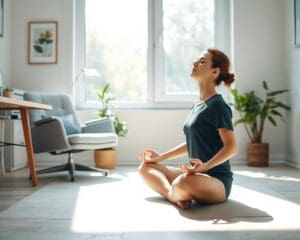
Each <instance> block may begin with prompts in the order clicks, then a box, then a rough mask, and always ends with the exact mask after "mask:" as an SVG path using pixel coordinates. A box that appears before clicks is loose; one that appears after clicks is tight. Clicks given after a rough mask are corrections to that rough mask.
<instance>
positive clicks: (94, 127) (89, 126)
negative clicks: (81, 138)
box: [81, 118, 115, 133]
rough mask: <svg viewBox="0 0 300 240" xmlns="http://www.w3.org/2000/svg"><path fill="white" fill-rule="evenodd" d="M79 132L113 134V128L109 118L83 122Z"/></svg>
mask: <svg viewBox="0 0 300 240" xmlns="http://www.w3.org/2000/svg"><path fill="white" fill-rule="evenodd" d="M81 131H82V133H101V132H109V133H115V127H114V123H113V121H112V119H111V118H103V119H94V120H91V121H87V122H85V123H84V125H83V126H82V128H81Z"/></svg>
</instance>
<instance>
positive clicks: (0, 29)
mask: <svg viewBox="0 0 300 240" xmlns="http://www.w3.org/2000/svg"><path fill="white" fill-rule="evenodd" d="M3 35H4V0H0V37H3Z"/></svg>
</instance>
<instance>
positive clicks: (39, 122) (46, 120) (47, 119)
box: [33, 116, 59, 126]
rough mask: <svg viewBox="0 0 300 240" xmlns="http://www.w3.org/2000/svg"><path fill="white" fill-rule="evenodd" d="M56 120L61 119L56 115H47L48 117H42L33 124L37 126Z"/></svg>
mask: <svg viewBox="0 0 300 240" xmlns="http://www.w3.org/2000/svg"><path fill="white" fill-rule="evenodd" d="M55 120H58V121H59V118H57V117H55V116H50V117H47V118H42V119H40V120H37V121H34V122H33V124H34V125H35V126H37V125H40V124H44V123H48V122H51V121H55Z"/></svg>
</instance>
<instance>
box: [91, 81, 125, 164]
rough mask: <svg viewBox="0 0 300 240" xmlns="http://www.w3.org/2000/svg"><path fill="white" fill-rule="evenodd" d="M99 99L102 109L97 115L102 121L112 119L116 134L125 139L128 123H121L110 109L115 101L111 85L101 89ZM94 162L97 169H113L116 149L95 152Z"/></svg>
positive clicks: (98, 94) (98, 93)
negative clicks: (110, 88)
mask: <svg viewBox="0 0 300 240" xmlns="http://www.w3.org/2000/svg"><path fill="white" fill-rule="evenodd" d="M97 97H98V99H99V101H100V102H101V108H100V109H99V111H98V112H97V113H96V116H97V117H99V118H100V119H102V118H110V119H112V121H113V124H114V128H115V133H116V134H117V135H118V136H119V137H125V136H126V135H127V133H128V129H127V122H125V121H121V120H120V118H119V117H118V116H116V115H115V113H114V112H113V111H112V110H111V109H110V107H111V106H112V104H111V101H112V100H114V99H115V97H114V95H113V94H112V93H111V92H110V91H109V84H107V85H105V86H104V87H102V88H100V89H99V91H98V92H97ZM94 160H95V165H96V167H99V168H106V169H113V168H114V167H115V162H116V150H115V149H114V148H106V149H99V150H95V151H94Z"/></svg>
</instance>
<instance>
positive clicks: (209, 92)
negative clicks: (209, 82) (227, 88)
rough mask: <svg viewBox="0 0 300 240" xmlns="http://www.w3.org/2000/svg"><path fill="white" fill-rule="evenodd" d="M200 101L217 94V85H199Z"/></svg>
mask: <svg viewBox="0 0 300 240" xmlns="http://www.w3.org/2000/svg"><path fill="white" fill-rule="evenodd" d="M199 92H200V95H199V101H202V102H203V101H205V100H206V99H208V98H210V97H211V96H213V95H215V94H217V92H216V89H215V87H213V88H212V87H211V86H200V85H199Z"/></svg>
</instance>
